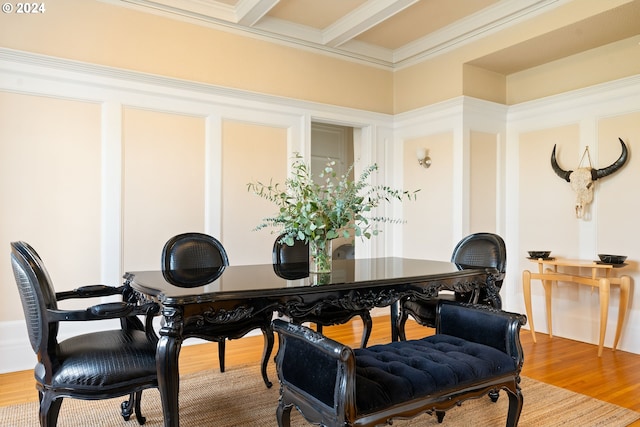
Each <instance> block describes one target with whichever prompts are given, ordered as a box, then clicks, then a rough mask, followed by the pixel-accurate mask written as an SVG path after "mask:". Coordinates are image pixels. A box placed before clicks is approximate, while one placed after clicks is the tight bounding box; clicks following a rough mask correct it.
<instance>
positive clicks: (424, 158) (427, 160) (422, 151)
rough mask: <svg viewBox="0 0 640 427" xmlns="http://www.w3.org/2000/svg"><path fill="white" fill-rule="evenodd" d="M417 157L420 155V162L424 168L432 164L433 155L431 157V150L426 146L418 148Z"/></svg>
mask: <svg viewBox="0 0 640 427" xmlns="http://www.w3.org/2000/svg"><path fill="white" fill-rule="evenodd" d="M416 157H418V164H419V165H420V166H422V167H423V168H428V167H429V166H431V157H429V151H427V149H426V148H418V149H417V150H416Z"/></svg>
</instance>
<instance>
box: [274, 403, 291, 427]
mask: <svg viewBox="0 0 640 427" xmlns="http://www.w3.org/2000/svg"><path fill="white" fill-rule="evenodd" d="M292 407H293V405H289V406H286V407H285V406H284V405H282V404H279V405H278V409H277V410H276V419H277V420H278V427H291V408H292Z"/></svg>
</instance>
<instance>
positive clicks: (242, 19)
mask: <svg viewBox="0 0 640 427" xmlns="http://www.w3.org/2000/svg"><path fill="white" fill-rule="evenodd" d="M279 1H280V0H240V1H239V2H238V4H237V6H236V22H237V23H238V24H241V25H247V26H250V27H251V26H253V25H254V24H255V23H256V22H258V21H259V20H260V19H262V17H263V16H265V15H266V14H267V13H269V11H270V10H271V9H273V7H274V6H275V5H276V4H278V2H279Z"/></svg>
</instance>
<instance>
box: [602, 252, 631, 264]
mask: <svg viewBox="0 0 640 427" xmlns="http://www.w3.org/2000/svg"><path fill="white" fill-rule="evenodd" d="M598 257H599V258H600V261H602V262H604V263H605V264H622V263H624V261H625V260H626V259H627V257H626V256H625V255H609V254H598Z"/></svg>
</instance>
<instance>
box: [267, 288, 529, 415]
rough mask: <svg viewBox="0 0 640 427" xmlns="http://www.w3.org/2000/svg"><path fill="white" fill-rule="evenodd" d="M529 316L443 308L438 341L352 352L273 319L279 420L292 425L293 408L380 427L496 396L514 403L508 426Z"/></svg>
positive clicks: (518, 405) (517, 396)
mask: <svg viewBox="0 0 640 427" xmlns="http://www.w3.org/2000/svg"><path fill="white" fill-rule="evenodd" d="M525 323H526V318H525V316H522V315H519V314H514V313H507V312H504V311H501V310H497V309H494V308H491V307H487V306H474V305H466V304H457V303H452V302H447V301H441V302H440V303H439V305H438V308H437V317H436V334H435V335H432V336H429V337H426V338H423V339H419V340H411V341H400V342H392V343H389V344H383V345H376V346H372V347H369V348H360V349H355V350H354V349H351V348H349V347H347V346H345V345H342V344H340V343H338V342H336V341H334V340H331V339H329V338H327V337H324V336H323V335H320V334H318V333H316V332H314V331H312V330H311V329H309V328H306V327H304V326H301V325H294V324H291V323H288V322H284V321H281V320H274V322H273V326H274V329H275V331H276V332H278V339H279V350H278V354H277V356H276V367H277V371H278V378H279V380H280V400H279V403H278V410H277V420H278V425H279V426H280V427H288V426H289V425H290V415H291V409H292V408H293V407H294V406H295V407H296V408H297V409H298V410H299V411H300V413H301V414H302V415H303V416H304V417H305V419H306V420H307V421H309V422H310V423H312V424H319V425H324V426H375V425H381V424H387V423H390V422H391V421H392V420H393V419H394V418H411V417H415V416H417V415H420V414H423V413H425V412H426V413H429V414H434V413H435V414H436V416H437V417H438V421H439V422H441V421H442V419H443V417H444V414H445V411H446V410H448V409H450V408H452V407H454V406H457V405H460V404H461V403H462V402H463V401H465V400H467V399H470V398H477V397H481V396H484V395H486V394H489V395H490V396H492V400H494V401H495V400H496V399H497V398H498V391H499V390H501V389H504V390H506V392H507V395H508V396H509V411H508V415H507V423H506V425H507V426H516V425H517V424H518V419H519V418H520V412H521V410H522V402H523V398H522V393H521V391H520V387H519V383H520V371H521V369H522V363H523V354H522V347H521V345H520V338H519V334H520V327H521V326H522V325H524V324H525Z"/></svg>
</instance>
